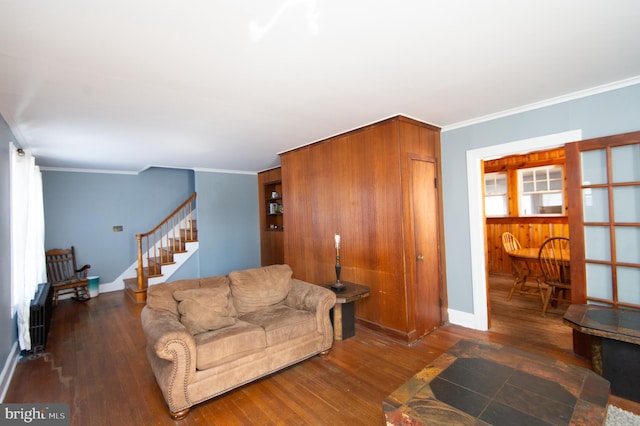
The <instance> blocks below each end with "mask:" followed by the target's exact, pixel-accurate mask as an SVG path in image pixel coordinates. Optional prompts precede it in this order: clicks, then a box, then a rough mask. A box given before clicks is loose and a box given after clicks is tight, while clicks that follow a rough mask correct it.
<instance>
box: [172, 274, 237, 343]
mask: <svg viewBox="0 0 640 426" xmlns="http://www.w3.org/2000/svg"><path fill="white" fill-rule="evenodd" d="M229 295H230V290H229V286H228V285H224V286H211V287H201V288H193V289H188V290H176V291H174V292H173V297H174V298H175V299H176V300H177V301H178V302H180V303H179V304H178V311H179V312H180V322H182V324H184V326H185V327H187V329H188V330H189V331H190V332H191V334H194V335H195V334H198V333H203V332H205V331H209V330H217V329H219V328H222V327H227V326H230V325H232V324H234V323H235V322H236V309H235V307H234V306H233V302H232V301H231V299H230V297H229Z"/></svg>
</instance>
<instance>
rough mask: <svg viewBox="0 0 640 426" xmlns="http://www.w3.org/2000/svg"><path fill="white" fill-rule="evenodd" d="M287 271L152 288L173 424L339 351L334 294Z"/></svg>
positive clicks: (160, 371)
mask: <svg viewBox="0 0 640 426" xmlns="http://www.w3.org/2000/svg"><path fill="white" fill-rule="evenodd" d="M291 275H292V273H291V268H290V267H289V266H288V265H272V266H267V267H262V268H254V269H247V270H243V271H234V272H231V273H230V274H229V275H228V276H218V277H209V278H197V279H191V280H181V281H174V282H171V283H163V284H158V285H154V286H151V287H149V289H148V293H147V304H146V306H145V307H144V308H143V309H142V314H141V315H142V328H143V330H144V334H145V336H146V339H147V357H148V358H149V363H150V364H151V368H152V370H153V373H154V375H155V377H156V381H157V382H158V385H159V387H160V389H161V390H162V394H163V395H164V399H165V401H166V402H167V405H168V406H169V412H170V415H171V417H172V418H174V419H176V420H179V419H181V418H184V417H185V416H186V415H187V414H188V413H189V409H190V407H191V406H193V405H195V404H198V403H200V402H202V401H205V400H208V399H210V398H213V397H215V396H217V395H220V394H222V393H224V392H227V391H228V390H231V389H233V388H236V387H238V386H241V385H243V384H245V383H248V382H250V381H252V380H255V379H257V378H259V377H263V376H265V375H268V374H270V373H273V372H274V371H277V370H279V369H281V368H284V367H287V366H289V365H291V364H294V363H297V362H299V361H302V360H304V359H307V358H309V357H312V356H314V355H316V354H321V355H326V354H327V353H328V352H329V349H331V345H332V343H333V329H332V327H331V322H330V319H329V310H330V309H331V308H332V307H333V305H334V304H335V301H336V296H335V294H334V293H333V292H332V291H330V290H327V289H326V288H324V287H321V286H318V285H314V284H310V283H307V282H304V281H300V280H297V279H292V278H291Z"/></svg>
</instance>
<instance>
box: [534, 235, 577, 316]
mask: <svg viewBox="0 0 640 426" xmlns="http://www.w3.org/2000/svg"><path fill="white" fill-rule="evenodd" d="M538 261H539V262H540V270H541V271H542V279H543V280H544V282H545V284H547V285H548V286H549V288H548V289H547V291H546V294H545V297H544V304H543V305H542V316H543V317H544V316H545V315H546V313H547V309H548V308H549V303H550V302H551V301H555V302H558V303H561V302H563V301H564V302H569V303H570V302H571V300H570V299H568V298H567V292H569V291H571V275H570V269H569V238H567V237H553V238H549V239H548V240H546V241H545V242H544V243H542V246H541V247H540V251H539V252H538Z"/></svg>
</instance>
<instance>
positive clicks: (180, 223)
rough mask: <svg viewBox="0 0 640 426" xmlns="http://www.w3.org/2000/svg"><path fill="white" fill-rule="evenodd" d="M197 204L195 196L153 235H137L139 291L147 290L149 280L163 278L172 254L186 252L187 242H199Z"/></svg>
mask: <svg viewBox="0 0 640 426" xmlns="http://www.w3.org/2000/svg"><path fill="white" fill-rule="evenodd" d="M195 204H196V193H195V192H194V193H193V194H192V195H191V196H190V197H189V198H187V199H186V200H185V201H184V202H183V203H182V204H180V206H179V207H178V208H176V209H175V210H174V211H173V212H172V213H170V214H169V215H168V216H167V217H166V218H164V220H162V221H161V222H160V223H159V224H158V225H156V227H155V228H153V229H152V230H151V231H149V232H145V233H144V234H137V235H136V239H137V240H138V270H137V279H138V290H144V289H145V288H146V287H147V280H145V277H147V278H148V277H152V276H156V275H160V271H161V267H162V264H163V263H165V262H168V260H169V256H171V255H172V253H175V252H177V251H182V250H184V245H185V243H186V242H188V241H194V240H196V239H197V233H196V232H197V230H196V228H195V226H194V221H195V219H194V218H193V212H194V210H195ZM145 265H146V266H145Z"/></svg>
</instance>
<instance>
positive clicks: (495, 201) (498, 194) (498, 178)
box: [484, 172, 509, 217]
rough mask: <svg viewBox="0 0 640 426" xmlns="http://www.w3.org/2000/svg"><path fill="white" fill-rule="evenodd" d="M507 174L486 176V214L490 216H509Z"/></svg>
mask: <svg viewBox="0 0 640 426" xmlns="http://www.w3.org/2000/svg"><path fill="white" fill-rule="evenodd" d="M508 198H509V197H508V194H507V173H506V172H496V173H487V174H485V175H484V212H485V215H487V216H488V217H490V216H507V215H508V214H509V205H508V203H507V201H508Z"/></svg>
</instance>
